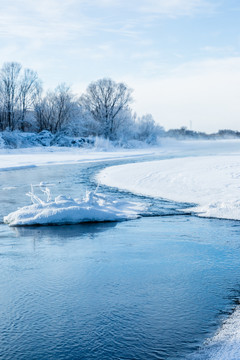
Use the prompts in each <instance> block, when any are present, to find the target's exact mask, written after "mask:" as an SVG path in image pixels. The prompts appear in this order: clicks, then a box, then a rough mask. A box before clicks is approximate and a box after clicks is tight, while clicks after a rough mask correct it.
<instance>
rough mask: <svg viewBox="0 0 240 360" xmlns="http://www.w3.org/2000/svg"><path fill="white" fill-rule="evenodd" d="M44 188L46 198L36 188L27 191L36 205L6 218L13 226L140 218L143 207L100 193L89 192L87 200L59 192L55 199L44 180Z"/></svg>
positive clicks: (42, 185)
mask: <svg viewBox="0 0 240 360" xmlns="http://www.w3.org/2000/svg"><path fill="white" fill-rule="evenodd" d="M40 189H41V191H42V192H43V193H44V194H45V195H46V197H47V199H46V200H45V201H44V200H42V199H41V198H40V197H39V196H37V195H35V193H34V190H33V187H32V190H31V192H29V193H28V194H27V195H28V196H30V197H31V200H32V205H29V206H24V207H22V208H20V209H18V210H17V211H14V212H12V213H10V214H9V215H7V216H5V217H4V219H3V221H4V222H5V223H6V224H9V225H10V226H23V225H50V224H51V225H53V224H54V225H61V224H77V223H82V222H100V221H122V220H129V219H136V218H137V217H139V212H140V211H142V210H143V205H142V204H140V203H134V202H127V201H119V200H114V199H113V198H110V197H106V196H104V195H102V194H98V193H96V192H87V193H86V196H85V198H83V199H72V198H70V197H66V196H63V195H59V196H57V197H56V198H55V199H54V200H52V199H51V193H50V190H49V189H48V188H47V187H46V186H44V184H43V183H41V184H40Z"/></svg>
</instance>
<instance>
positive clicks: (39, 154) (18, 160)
mask: <svg viewBox="0 0 240 360" xmlns="http://www.w3.org/2000/svg"><path fill="white" fill-rule="evenodd" d="M151 153H152V149H141V150H123V149H121V150H120V149H116V150H113V151H102V150H99V149H78V148H59V147H41V148H39V147H35V148H25V149H0V171H6V170H17V169H23V168H28V167H35V166H45V165H60V164H76V163H84V162H97V161H104V160H116V159H122V158H128V157H129V158H131V157H135V156H141V155H150V154H151Z"/></svg>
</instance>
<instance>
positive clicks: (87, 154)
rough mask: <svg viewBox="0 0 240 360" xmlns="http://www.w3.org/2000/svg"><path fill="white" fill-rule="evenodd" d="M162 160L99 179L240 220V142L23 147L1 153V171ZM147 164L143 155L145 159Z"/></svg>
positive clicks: (119, 169) (115, 169)
mask: <svg viewBox="0 0 240 360" xmlns="http://www.w3.org/2000/svg"><path fill="white" fill-rule="evenodd" d="M152 155H156V156H157V155H158V156H161V157H163V158H164V157H165V158H170V159H165V160H157V161H146V162H144V163H143V162H141V163H140V162H139V163H134V164H128V165H119V166H114V167H109V168H107V169H105V170H103V171H102V172H101V173H100V174H99V175H98V178H97V180H98V181H99V182H100V183H102V184H104V185H108V186H113V187H117V188H120V189H125V190H128V191H131V192H133V193H137V194H142V195H146V196H152V197H162V198H165V199H169V200H173V201H177V202H187V203H190V204H196V205H197V207H194V208H192V207H189V209H188V210H190V211H192V212H196V213H197V214H198V215H199V216H207V217H216V218H225V219H234V220H240V200H239V199H240V181H239V180H240V141H239V140H221V141H168V140H163V143H162V146H161V147H153V148H145V149H131V150H125V149H124V150H123V149H111V151H106V149H104V151H103V149H75V148H53V147H51V148H49V147H46V148H39V147H38V148H27V149H15V150H6V149H1V150H0V171H6V170H15V169H22V168H28V167H35V166H46V165H48V166H49V165H50V166H51V165H58V164H59V165H60V164H75V163H84V162H98V161H110V160H117V159H128V158H129V159H130V158H136V157H140V156H152ZM146 160H147V157H146Z"/></svg>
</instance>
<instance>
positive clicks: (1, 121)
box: [0, 62, 41, 130]
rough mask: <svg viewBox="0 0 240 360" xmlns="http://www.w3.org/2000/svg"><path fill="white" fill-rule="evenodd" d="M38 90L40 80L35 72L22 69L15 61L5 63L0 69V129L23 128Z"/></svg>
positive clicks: (39, 90) (39, 89) (39, 88)
mask: <svg viewBox="0 0 240 360" xmlns="http://www.w3.org/2000/svg"><path fill="white" fill-rule="evenodd" d="M40 92H41V82H40V80H39V78H38V75H37V73H36V72H34V71H32V70H30V69H24V70H23V69H22V66H21V64H19V63H17V62H8V63H5V64H4V65H3V67H2V68H1V70H0V126H1V129H2V130H4V129H5V128H8V129H9V130H15V129H21V130H25V127H26V123H27V120H26V118H27V115H28V114H27V113H28V112H30V111H32V110H33V104H34V101H35V99H36V97H37V95H38V94H39V93H40ZM28 118H29V116H28ZM28 127H29V126H28Z"/></svg>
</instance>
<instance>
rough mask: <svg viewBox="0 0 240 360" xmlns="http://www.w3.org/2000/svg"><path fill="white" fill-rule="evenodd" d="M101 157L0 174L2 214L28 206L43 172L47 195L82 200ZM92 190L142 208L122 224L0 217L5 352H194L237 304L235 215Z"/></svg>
mask: <svg viewBox="0 0 240 360" xmlns="http://www.w3.org/2000/svg"><path fill="white" fill-rule="evenodd" d="M111 164H117V162H111ZM106 165H107V164H106V163H99V164H98V165H96V164H92V165H91V164H85V165H68V166H67V165H64V166H52V167H40V168H33V169H25V170H18V171H8V172H3V173H0V199H1V209H0V217H1V219H0V220H2V217H3V215H6V214H8V213H9V212H10V211H14V210H16V209H17V207H20V206H23V205H26V204H28V203H29V201H30V200H29V199H28V198H27V197H26V196H25V193H26V192H27V191H29V187H30V184H37V183H39V182H40V181H46V180H47V181H48V182H49V184H50V185H49V186H50V187H51V190H52V192H53V194H55V195H59V194H64V195H70V196H73V197H79V196H81V195H82V194H83V193H84V192H85V190H86V189H93V188H95V186H96V184H95V183H94V175H95V174H96V172H97V171H99V169H101V168H102V167H104V166H106ZM51 184H52V185H51ZM99 191H104V192H109V193H111V194H112V195H114V196H116V197H125V198H126V197H128V198H134V199H135V200H138V201H143V202H145V203H146V204H147V206H148V211H147V212H146V213H145V214H142V215H143V217H141V218H140V219H137V220H132V221H126V222H120V223H102V224H100V223H99V224H97V223H95V224H84V225H71V226H70V225H69V226H48V227H19V228H9V227H8V226H7V225H5V224H3V223H1V224H0V269H1V275H0V358H1V359H4V360H5V359H6V360H7V359H24V360H25V359H26V360H29V359H30V360H31V359H37V360H42V359H46V360H47V359H87V360H88V359H97V360H101V359H103V360H105V359H106V360H108V359H124V360H130V359H131V360H133V359H139V360H140V359H144V360H145V359H146V360H152V359H163V360H165V359H171V360H175V359H186V358H188V359H191V358H192V356H193V357H194V354H195V353H197V352H198V349H199V348H201V347H203V346H204V345H203V344H204V341H205V340H206V339H207V338H209V337H211V336H212V335H213V334H214V333H215V331H216V330H217V329H218V328H219V327H220V326H221V323H222V321H223V320H224V319H226V318H227V317H228V314H230V313H231V312H232V311H233V310H234V308H235V307H236V304H237V303H238V299H239V291H240V226H239V222H234V221H225V220H216V219H201V218H197V217H194V216H190V215H188V214H187V215H184V214H183V213H182V212H181V208H184V207H185V206H186V204H176V203H173V202H167V201H163V200H153V199H148V198H145V197H137V196H133V195H131V194H129V193H125V192H118V191H116V190H115V189H108V188H105V187H100V189H99ZM191 354H193V355H191ZM206 356H207V355H205V358H206V359H207V357H206ZM239 358H240V351H239ZM219 360H220V359H219Z"/></svg>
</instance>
